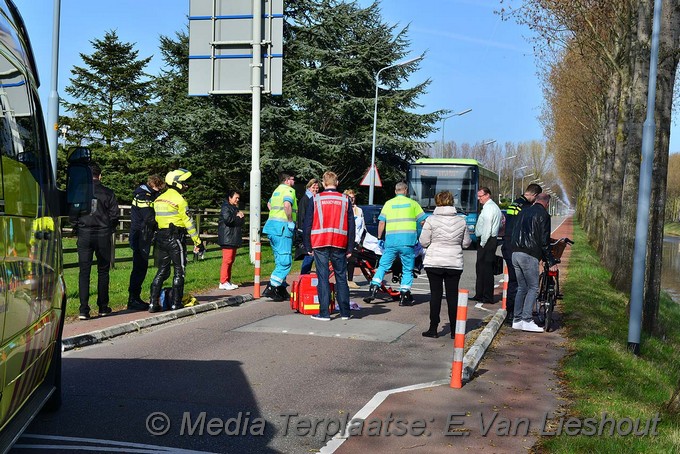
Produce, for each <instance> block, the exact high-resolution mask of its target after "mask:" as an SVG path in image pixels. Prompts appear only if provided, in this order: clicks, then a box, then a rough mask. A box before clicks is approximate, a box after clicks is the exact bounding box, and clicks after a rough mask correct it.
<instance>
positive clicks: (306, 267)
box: [300, 255, 314, 274]
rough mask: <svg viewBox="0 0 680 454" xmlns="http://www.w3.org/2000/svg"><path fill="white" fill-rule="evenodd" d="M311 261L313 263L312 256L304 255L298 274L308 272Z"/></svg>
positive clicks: (310, 268) (310, 267)
mask: <svg viewBox="0 0 680 454" xmlns="http://www.w3.org/2000/svg"><path fill="white" fill-rule="evenodd" d="M312 263H314V256H312V255H305V257H304V258H303V259H302V265H300V274H309V273H311V272H312Z"/></svg>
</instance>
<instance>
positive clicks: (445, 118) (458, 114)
mask: <svg viewBox="0 0 680 454" xmlns="http://www.w3.org/2000/svg"><path fill="white" fill-rule="evenodd" d="M468 112H472V109H465V110H463V111H461V112H458V113H455V114H452V115H449V116H448V117H444V118H442V157H443V153H444V126H446V120H448V119H449V118H452V117H460V116H461V115H465V114H466V113H468Z"/></svg>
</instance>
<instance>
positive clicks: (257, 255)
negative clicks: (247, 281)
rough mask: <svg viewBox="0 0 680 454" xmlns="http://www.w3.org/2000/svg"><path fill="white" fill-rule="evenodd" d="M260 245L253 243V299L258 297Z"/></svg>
mask: <svg viewBox="0 0 680 454" xmlns="http://www.w3.org/2000/svg"><path fill="white" fill-rule="evenodd" d="M261 250H262V243H255V278H254V279H253V284H254V285H253V287H254V288H253V298H259V297H260V251H261Z"/></svg>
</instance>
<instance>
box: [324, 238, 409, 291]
mask: <svg viewBox="0 0 680 454" xmlns="http://www.w3.org/2000/svg"><path fill="white" fill-rule="evenodd" d="M397 257H399V258H400V259H401V265H402V267H401V285H400V286H399V290H400V291H402V292H406V291H409V290H411V286H412V285H413V266H414V264H415V248H414V247H413V246H389V247H386V248H385V252H384V253H383V255H382V257H381V258H380V265H379V266H378V269H377V270H376V272H375V274H374V275H373V279H371V285H377V286H378V287H380V285H381V284H382V281H383V279H384V278H385V273H387V270H389V269H390V268H391V267H392V263H393V262H394V260H395V259H396V258H397ZM317 269H318V268H317Z"/></svg>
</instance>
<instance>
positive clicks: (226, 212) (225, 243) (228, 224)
mask: <svg viewBox="0 0 680 454" xmlns="http://www.w3.org/2000/svg"><path fill="white" fill-rule="evenodd" d="M240 199H241V193H240V192H238V191H236V190H233V189H232V190H231V191H229V192H227V199H226V200H225V201H224V202H222V210H221V212H220V221H219V226H218V228H217V243H218V244H219V245H220V246H221V247H222V267H221V268H220V290H234V289H237V288H238V285H236V284H234V283H232V282H231V268H232V266H233V265H234V260H235V259H236V250H237V249H238V247H239V246H241V243H242V241H243V235H242V234H241V227H242V226H243V223H244V222H245V215H244V214H243V211H241V210H239V209H238V202H239V200H240Z"/></svg>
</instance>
